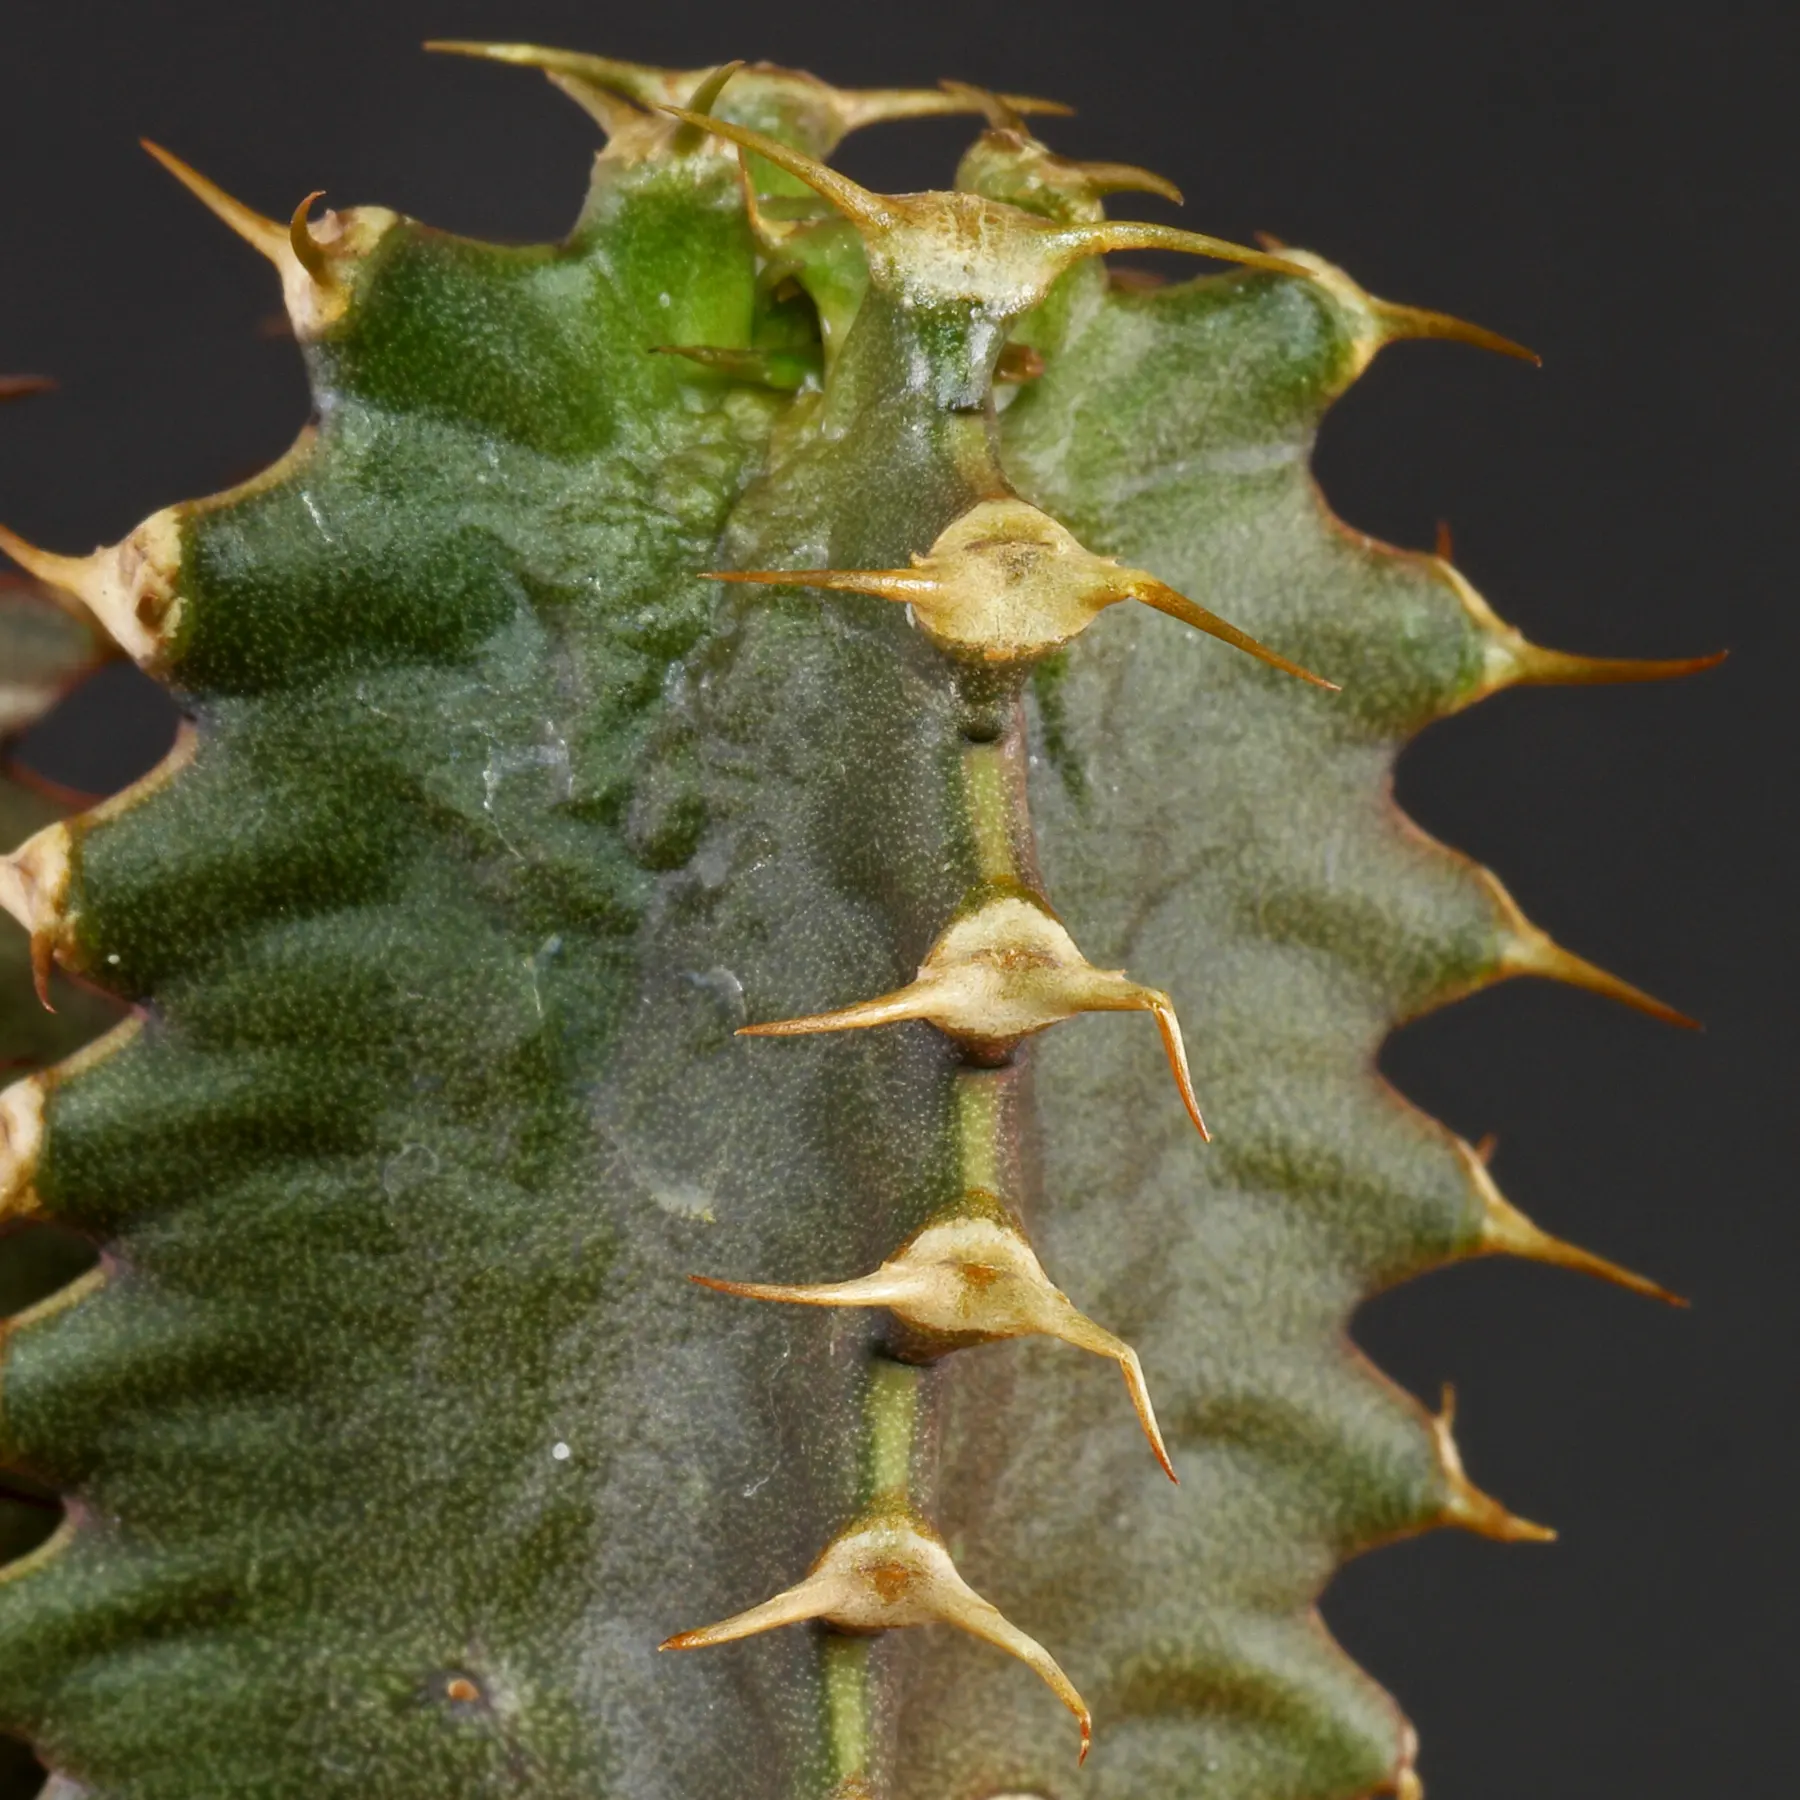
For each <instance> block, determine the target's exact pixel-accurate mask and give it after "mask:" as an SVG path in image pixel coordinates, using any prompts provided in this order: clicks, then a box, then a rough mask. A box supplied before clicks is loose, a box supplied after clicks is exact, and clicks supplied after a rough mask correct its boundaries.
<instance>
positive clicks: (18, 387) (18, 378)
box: [0, 375, 56, 400]
mask: <svg viewBox="0 0 1800 1800" xmlns="http://www.w3.org/2000/svg"><path fill="white" fill-rule="evenodd" d="M55 386H56V383H55V382H54V381H52V380H51V379H50V377H49V376H48V375H0V400H22V399H24V397H25V396H26V395H27V394H47V393H49V391H50V390H51V389H52V388H53V387H55Z"/></svg>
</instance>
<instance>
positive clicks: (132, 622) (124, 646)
mask: <svg viewBox="0 0 1800 1800" xmlns="http://www.w3.org/2000/svg"><path fill="white" fill-rule="evenodd" d="M0 550H4V551H5V552H6V554H7V555H8V556H10V557H11V558H12V560H13V561H14V562H16V563H17V564H18V565H19V567H20V568H22V569H23V570H25V572H26V573H27V574H29V575H33V576H35V577H36V578H37V579H38V580H39V581H40V582H42V583H43V585H44V586H45V587H47V588H49V589H50V590H51V592H52V593H53V594H57V595H62V596H67V597H68V598H69V599H72V600H74V601H76V602H77V603H78V604H79V605H80V606H81V607H83V608H85V609H86V612H87V613H90V614H92V615H93V617H94V618H95V619H96V620H97V621H98V622H99V624H100V626H101V628H102V629H103V630H104V631H105V632H106V633H107V635H108V636H109V637H111V639H112V640H113V642H114V643H116V644H117V645H118V646H119V648H120V649H121V650H123V651H124V652H125V653H126V654H127V655H128V656H130V657H131V658H133V659H134V660H135V661H136V662H138V663H140V664H143V665H153V664H155V663H156V662H157V661H158V660H159V659H160V657H161V654H162V652H163V650H164V649H165V648H166V646H167V645H168V642H169V640H170V639H171V638H172V637H173V635H174V632H175V629H176V626H177V625H178V623H179V620H180V615H181V602H180V599H179V597H178V596H177V595H176V592H175V579H176V576H177V574H178V573H179V571H180V567H181V532H180V527H179V526H178V525H177V523H176V521H175V515H174V514H173V513H172V512H161V513H155V514H153V515H152V516H151V517H150V518H148V519H146V520H145V521H144V523H143V524H142V525H140V526H139V527H138V528H137V530H136V531H134V532H133V533H132V534H131V535H130V537H128V538H126V539H125V541H124V542H123V543H120V544H115V545H113V546H112V547H111V548H109V549H101V550H96V551H95V552H94V553H93V555H92V556H57V555H55V554H54V553H52V552H51V551H48V550H40V549H38V548H37V547H36V546H35V545H33V544H28V543H26V541H25V540H24V539H23V538H22V537H19V536H18V535H17V534H16V533H14V532H11V531H8V530H7V529H6V527H5V526H4V525H0ZM78 616H79V615H78Z"/></svg>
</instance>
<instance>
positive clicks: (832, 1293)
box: [688, 1188, 1178, 1481]
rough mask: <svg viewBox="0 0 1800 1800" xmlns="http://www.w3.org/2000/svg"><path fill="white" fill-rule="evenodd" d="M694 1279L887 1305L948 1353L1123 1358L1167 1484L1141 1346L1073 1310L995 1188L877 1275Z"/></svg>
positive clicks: (800, 1297)
mask: <svg viewBox="0 0 1800 1800" xmlns="http://www.w3.org/2000/svg"><path fill="white" fill-rule="evenodd" d="M688 1279H689V1280H690V1281H692V1282H695V1283H697V1284H698V1285H699V1286H701V1287H704V1288H711V1289H713V1290H714V1291H715V1292H718V1293H721V1294H735V1295H738V1296H740V1297H741V1298H743V1299H748V1300H773V1301H782V1302H786V1303H787V1304H789V1305H794V1306H846V1307H884V1308H886V1309H887V1310H888V1311H889V1312H891V1313H892V1314H893V1315H894V1317H895V1318H897V1319H899V1320H901V1321H902V1322H903V1323H905V1324H906V1325H909V1326H911V1327H912V1328H913V1329H914V1330H915V1331H918V1332H922V1333H924V1334H926V1335H927V1337H928V1338H937V1339H940V1340H944V1341H945V1343H944V1348H945V1350H946V1351H947V1350H949V1349H955V1348H959V1347H960V1346H961V1345H962V1344H964V1343H968V1342H970V1341H977V1342H981V1343H997V1342H1000V1341H1002V1340H1004V1339H1009V1338H1020V1337H1052V1338H1057V1339H1060V1340H1061V1341H1062V1342H1063V1343H1066V1344H1073V1345H1074V1346H1076V1348H1078V1349H1082V1350H1088V1351H1092V1352H1093V1353H1094V1354H1095V1355H1096V1356H1104V1357H1107V1358H1109V1359H1110V1360H1112V1361H1113V1362H1116V1363H1117V1364H1118V1365H1119V1369H1120V1372H1121V1373H1122V1374H1123V1375H1124V1377H1125V1390H1126V1392H1127V1393H1128V1394H1129V1395H1130V1396H1131V1403H1132V1406H1133V1408H1134V1409H1135V1411H1136V1413H1137V1416H1138V1422H1139V1424H1140V1425H1141V1426H1142V1427H1143V1432H1144V1436H1145V1437H1146V1438H1147V1439H1148V1440H1149V1442H1150V1448H1151V1451H1152V1452H1153V1453H1154V1455H1155V1457H1156V1460H1157V1462H1158V1463H1159V1464H1160V1465H1161V1467H1162V1470H1163V1473H1164V1474H1165V1475H1167V1476H1168V1478H1169V1479H1170V1480H1171V1481H1175V1480H1177V1479H1178V1478H1177V1476H1176V1474H1175V1468H1174V1465H1173V1464H1172V1463H1171V1462H1170V1461H1169V1452H1168V1449H1167V1447H1166V1446H1165V1445H1164V1443H1163V1437H1162V1432H1161V1430H1160V1429H1159V1428H1158V1426H1157V1423H1156V1410H1155V1408H1154V1407H1153V1406H1152V1405H1151V1403H1150V1392H1149V1388H1148V1385H1147V1384H1146V1382H1145V1380H1144V1371H1143V1366H1142V1364H1141V1363H1140V1362H1139V1361H1138V1356H1137V1352H1136V1351H1135V1350H1133V1349H1132V1348H1131V1347H1130V1346H1129V1345H1128V1344H1126V1343H1124V1342H1123V1341H1122V1340H1121V1339H1119V1338H1116V1337H1114V1336H1113V1335H1112V1333H1111V1332H1109V1331H1107V1330H1105V1329H1104V1328H1103V1327H1101V1326H1099V1325H1096V1324H1095V1323H1094V1321H1093V1320H1092V1319H1090V1318H1088V1317H1087V1316H1086V1315H1085V1314H1083V1313H1081V1312H1079V1311H1077V1309H1076V1307H1075V1305H1074V1303H1073V1302H1072V1301H1071V1300H1070V1299H1069V1297H1068V1295H1067V1294H1065V1293H1063V1291H1062V1290H1061V1289H1060V1288H1057V1287H1055V1286H1053V1285H1052V1284H1051V1281H1050V1278H1049V1276H1048V1275H1046V1274H1045V1273H1044V1267H1043V1264H1042V1263H1040V1262H1039V1261H1038V1258H1037V1254H1036V1252H1034V1251H1033V1250H1032V1248H1031V1246H1030V1244H1029V1243H1027V1242H1026V1240H1025V1235H1024V1233H1023V1232H1022V1231H1020V1229H1019V1228H1018V1225H1017V1224H1016V1223H1015V1222H1014V1221H1013V1220H1012V1219H1011V1218H1010V1217H1009V1216H1008V1214H1007V1212H1006V1209H1005V1207H1004V1206H1003V1205H1002V1204H1001V1203H1000V1201H999V1200H998V1199H997V1198H996V1197H995V1196H994V1195H992V1194H989V1193H987V1192H985V1191H983V1190H981V1189H979V1188H977V1189H973V1190H971V1191H970V1192H969V1193H968V1194H967V1195H965V1196H964V1198H963V1200H962V1201H960V1202H959V1203H958V1204H957V1205H955V1206H953V1207H950V1208H947V1209H946V1210H945V1211H944V1212H942V1213H940V1214H938V1215H937V1216H936V1217H935V1218H933V1219H931V1220H929V1221H927V1223H926V1224H925V1225H924V1226H923V1227H922V1228H921V1229H920V1230H918V1231H916V1232H915V1233H914V1234H913V1235H912V1236H911V1237H910V1238H908V1239H907V1240H906V1241H905V1243H903V1244H902V1245H901V1246H900V1248H899V1249H898V1250H896V1251H895V1252H894V1254H893V1255H892V1256H890V1257H889V1258H888V1259H887V1261H885V1262H884V1263H883V1264H882V1265H881V1266H880V1268H878V1269H876V1270H875V1271H874V1272H873V1273H872V1274H869V1275H863V1276H859V1277H858V1278H857V1279H855V1280H853V1281H837V1282H828V1283H824V1284H822V1285H817V1286H808V1287H778V1286H771V1285H769V1284H767V1283H761V1282H745V1281H720V1280H717V1279H715V1278H714V1277H712V1276H709V1275H690V1276H689V1277H688Z"/></svg>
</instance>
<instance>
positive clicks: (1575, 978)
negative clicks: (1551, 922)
mask: <svg viewBox="0 0 1800 1800" xmlns="http://www.w3.org/2000/svg"><path fill="white" fill-rule="evenodd" d="M1500 973H1501V975H1503V976H1516V975H1537V976H1541V977H1542V978H1543V979H1544V980H1546V981H1560V982H1564V983H1566V984H1567V985H1568V986H1570V987H1578V988H1586V989H1587V990H1588V992H1589V993H1591V994H1602V995H1604V996H1605V997H1606V998H1607V999H1609V1000H1617V1001H1618V1002H1619V1003H1620V1004H1621V1005H1622V1006H1629V1007H1632V1008H1634V1009H1635V1010H1636V1011H1638V1012H1641V1013H1648V1014H1649V1016H1650V1017H1651V1018H1653V1019H1660V1020H1662V1022H1663V1023H1664V1024H1665V1025H1679V1026H1680V1027H1681V1028H1682V1030H1684V1031H1698V1030H1700V1021H1699V1020H1698V1019H1690V1018H1689V1017H1688V1015H1687V1014H1686V1013H1684V1012H1677V1011H1676V1010H1675V1008H1674V1007H1672V1006H1669V1005H1667V1004H1665V1003H1664V1002H1663V1001H1661V1000H1658V999H1657V998H1656V996H1655V995H1654V994H1647V993H1645V992H1644V990H1643V989H1642V988H1640V987H1633V986H1632V984H1631V983H1630V982H1629V981H1622V980H1621V979H1620V978H1619V977H1618V976H1617V975H1613V974H1610V973H1609V972H1608V971H1607V970H1605V969H1603V968H1601V967H1600V965H1599V964H1598V963H1591V962H1589V961H1588V960H1587V958H1586V957H1584V956H1577V955H1575V953H1574V952H1573V951H1571V950H1565V949H1564V948H1563V947H1562V945H1561V944H1559V943H1557V942H1556V941H1555V940H1554V939H1553V938H1552V937H1550V936H1549V934H1548V933H1546V932H1543V931H1540V930H1539V929H1538V928H1537V927H1536V926H1535V925H1531V924H1530V922H1529V921H1526V929H1525V930H1523V931H1517V932H1514V933H1512V934H1511V935H1510V936H1509V937H1508V939H1507V942H1506V944H1505V946H1504V948H1503V949H1502V951H1501V957H1500Z"/></svg>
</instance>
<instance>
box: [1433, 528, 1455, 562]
mask: <svg viewBox="0 0 1800 1800" xmlns="http://www.w3.org/2000/svg"><path fill="white" fill-rule="evenodd" d="M1431 553H1432V555H1433V556H1435V557H1436V558H1437V559H1438V561H1439V562H1446V563H1447V562H1455V560H1456V541H1455V539H1454V538H1452V537H1451V535H1450V521H1449V520H1448V519H1439V520H1438V522H1437V540H1436V542H1435V543H1434V544H1433V545H1432V547H1431Z"/></svg>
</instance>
